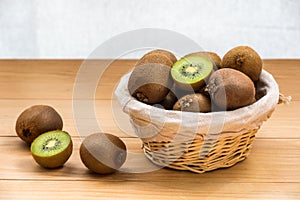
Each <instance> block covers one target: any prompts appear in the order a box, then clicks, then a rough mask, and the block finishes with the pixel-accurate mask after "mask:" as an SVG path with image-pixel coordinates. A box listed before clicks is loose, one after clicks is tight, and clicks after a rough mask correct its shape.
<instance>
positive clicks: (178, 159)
mask: <svg viewBox="0 0 300 200" xmlns="http://www.w3.org/2000/svg"><path fill="white" fill-rule="evenodd" d="M129 76H130V73H128V74H126V75H125V76H123V77H122V79H121V81H120V83H119V85H118V87H117V88H116V91H115V95H116V97H117V100H118V101H119V103H120V105H121V107H122V108H123V111H124V112H125V113H127V114H129V116H130V122H131V124H132V125H133V127H134V130H135V133H136V135H137V136H138V137H139V138H140V139H141V140H142V141H143V149H144V152H145V155H146V156H147V157H148V158H149V159H150V160H151V161H152V162H153V163H155V164H157V165H159V166H162V167H169V168H173V169H177V170H189V171H192V172H196V173H203V172H206V171H211V170H214V169H218V168H225V167H230V166H232V165H234V164H236V163H238V162H240V161H242V160H244V159H245V158H246V157H247V156H248V155H249V152H250V150H251V147H252V144H253V141H254V138H255V134H256V132H257V131H258V130H259V128H260V126H261V125H262V123H263V121H265V120H267V119H268V118H269V117H270V116H271V114H272V112H273V111H274V109H275V107H276V105H277V103H278V100H279V89H278V86H277V83H276V81H275V80H274V78H273V77H272V75H270V74H269V73H268V72H266V71H265V70H263V71H262V74H261V76H260V80H259V82H258V84H257V88H256V89H257V93H258V95H259V96H261V98H260V99H259V100H258V101H256V102H255V103H254V104H252V105H250V106H246V107H243V108H240V109H236V110H234V111H227V112H211V113H190V112H180V111H169V110H164V109H160V108H156V107H153V106H150V105H146V104H144V103H141V102H139V101H137V100H135V99H134V98H133V97H131V95H130V94H129V92H128V89H127V82H128V78H129Z"/></svg>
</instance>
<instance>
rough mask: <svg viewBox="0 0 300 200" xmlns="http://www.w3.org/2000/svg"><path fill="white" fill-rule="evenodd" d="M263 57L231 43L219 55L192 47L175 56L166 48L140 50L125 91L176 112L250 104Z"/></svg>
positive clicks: (211, 110)
mask: <svg viewBox="0 0 300 200" xmlns="http://www.w3.org/2000/svg"><path fill="white" fill-rule="evenodd" d="M262 67H263V61H262V59H261V58H260V56H259V54H258V53H257V52H256V51H255V50H254V49H252V48H251V47H249V46H237V47H235V48H233V49H231V50H229V51H228V52H227V53H226V54H225V55H224V56H223V58H221V57H220V56H219V55H218V54H216V53H214V52H205V51H203V52H193V53H189V54H187V55H185V56H183V57H182V58H180V59H179V60H177V58H176V56H175V55H174V54H173V53H172V52H170V51H167V50H163V49H156V50H152V51H150V52H148V53H146V54H145V55H144V56H143V57H142V58H141V59H139V61H138V62H137V63H136V65H135V67H134V68H133V70H132V73H131V75H130V77H129V80H128V91H129V93H130V94H131V95H132V96H133V97H134V98H136V99H137V100H138V101H141V102H143V103H146V104H149V105H152V106H155V107H159V108H162V109H167V110H174V111H181V112H202V113H208V112H214V111H231V110H235V109H239V108H242V107H244V106H248V105H250V104H253V103H254V102H255V101H257V99H256V98H255V94H256V88H255V85H256V83H257V81H258V80H259V77H260V74H261V71H262Z"/></svg>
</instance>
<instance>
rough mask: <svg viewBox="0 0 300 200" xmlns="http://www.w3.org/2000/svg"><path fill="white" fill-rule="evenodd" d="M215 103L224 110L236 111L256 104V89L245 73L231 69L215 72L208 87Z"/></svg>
mask: <svg viewBox="0 0 300 200" xmlns="http://www.w3.org/2000/svg"><path fill="white" fill-rule="evenodd" d="M207 88H208V91H209V93H210V96H211V99H212V101H213V103H214V104H215V105H216V106H217V107H219V108H220V109H222V110H234V109H237V108H240V107H243V106H247V105H250V104H252V103H254V102H255V87H254V84H253V82H252V80H251V79H250V78H249V77H248V76H246V75H245V74H244V73H242V72H240V71H237V70H235V69H231V68H224V69H220V70H218V71H216V72H214V73H213V74H212V75H211V77H210V79H209V82H208V85H207Z"/></svg>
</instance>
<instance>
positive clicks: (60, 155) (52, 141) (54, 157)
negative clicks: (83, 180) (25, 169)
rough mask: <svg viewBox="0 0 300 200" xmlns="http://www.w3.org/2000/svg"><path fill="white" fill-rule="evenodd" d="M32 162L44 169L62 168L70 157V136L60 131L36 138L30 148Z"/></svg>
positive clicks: (71, 147) (71, 145)
mask: <svg viewBox="0 0 300 200" xmlns="http://www.w3.org/2000/svg"><path fill="white" fill-rule="evenodd" d="M30 150H31V153H32V156H33V158H34V160H35V161H36V162H37V163H38V164H39V165H41V166H42V167H45V168H57V167H60V166H62V165H63V164H64V163H65V162H66V161H67V160H68V159H69V157H70V156H71V154H72V150H73V143H72V140H71V136H70V135H69V134H68V133H67V132H65V131H61V130H56V131H50V132H46V133H43V134H41V135H40V136H38V137H37V138H36V139H35V140H34V141H33V142H32V144H31V147H30Z"/></svg>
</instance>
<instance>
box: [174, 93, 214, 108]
mask: <svg viewBox="0 0 300 200" xmlns="http://www.w3.org/2000/svg"><path fill="white" fill-rule="evenodd" d="M173 110H179V111H186V112H203V113H206V112H210V111H211V102H210V99H209V98H208V97H207V96H205V95H204V94H200V93H195V94H188V95H185V96H183V97H181V98H180V99H179V100H178V101H177V102H176V103H175V104H174V106H173Z"/></svg>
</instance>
